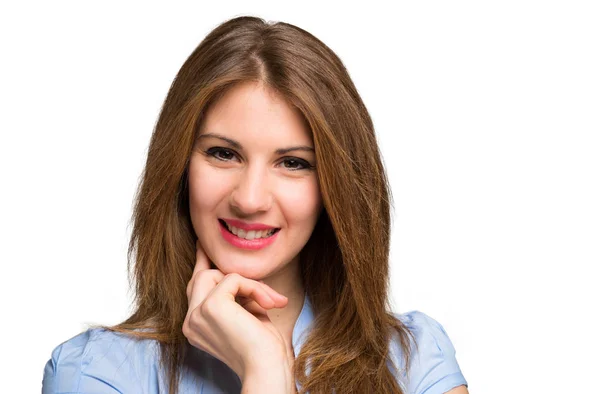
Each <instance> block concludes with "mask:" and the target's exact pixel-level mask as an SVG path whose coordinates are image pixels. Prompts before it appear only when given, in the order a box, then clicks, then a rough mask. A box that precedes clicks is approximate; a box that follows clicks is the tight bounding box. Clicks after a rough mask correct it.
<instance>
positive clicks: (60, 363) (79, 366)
mask: <svg viewBox="0 0 600 394" xmlns="http://www.w3.org/2000/svg"><path fill="white" fill-rule="evenodd" d="M395 316H396V317H397V318H398V319H400V320H401V321H402V322H403V323H404V324H406V325H407V327H408V328H409V329H410V330H411V331H412V332H413V333H414V334H415V338H416V342H417V344H418V349H419V352H418V353H417V352H416V351H413V356H412V358H411V360H412V361H411V363H412V364H411V368H410V371H409V374H408V376H407V375H406V373H404V372H402V373H401V374H396V376H397V378H398V382H399V383H400V385H401V387H402V389H403V391H404V392H405V393H407V394H438V393H444V392H446V391H449V390H450V389H452V388H454V387H457V386H460V385H463V384H464V385H466V384H467V381H466V380H465V378H464V376H463V374H462V372H461V370H460V368H459V366H458V363H457V361H456V358H455V351H454V347H453V346H452V342H451V341H450V338H449V337H448V335H447V334H446V332H445V331H444V328H443V327H442V326H441V325H440V324H439V323H438V322H437V321H435V320H434V319H432V318H431V317H429V316H427V315H426V314H424V313H422V312H419V311H411V312H407V313H404V314H395ZM313 318H314V315H313V310H312V307H311V305H310V301H309V300H308V297H305V299H304V305H303V307H302V311H301V312H300V315H299V316H298V320H297V321H296V324H295V326H294V331H293V336H292V345H293V347H294V351H295V354H298V353H299V352H300V349H301V347H302V345H303V343H304V342H305V340H306V335H307V333H308V332H309V331H310V326H311V323H312V321H313ZM413 348H414V347H413ZM190 349H191V351H190V352H188V356H187V357H186V360H185V363H184V369H183V371H182V376H181V379H180V385H179V393H180V394H192V393H193V394H199V393H201V394H217V393H227V394H228V393H239V392H240V390H241V382H240V379H239V378H238V376H237V375H236V374H235V373H234V372H233V371H232V370H231V369H229V367H227V365H225V364H224V363H222V362H221V361H220V360H218V359H216V358H214V357H212V356H211V355H210V354H208V353H205V352H203V351H201V350H199V349H196V348H194V347H191V346H190ZM158 351H159V348H158V345H157V342H156V341H153V340H134V339H131V338H130V337H128V336H126V335H124V334H118V333H113V332H110V331H106V330H103V329H89V330H87V331H85V332H83V333H81V334H79V335H77V336H75V337H73V338H71V339H69V340H68V341H66V342H64V343H62V344H61V345H59V346H58V347H56V348H55V349H54V350H53V352H52V357H51V359H50V360H49V361H48V362H47V363H46V366H45V368H44V377H43V382H42V394H74V393H81V394H116V393H122V394H168V390H167V385H166V384H165V382H164V381H163V376H162V374H160V373H159V372H160V367H159V364H158V361H159V354H158ZM390 354H391V359H392V360H393V361H394V363H396V365H397V366H399V367H400V370H402V369H403V368H404V362H403V360H402V352H401V349H400V346H399V343H398V341H397V337H396V338H394V340H393V341H392V342H391V343H390ZM388 367H390V369H391V370H393V369H392V364H391V363H390V361H388ZM298 388H299V386H298Z"/></svg>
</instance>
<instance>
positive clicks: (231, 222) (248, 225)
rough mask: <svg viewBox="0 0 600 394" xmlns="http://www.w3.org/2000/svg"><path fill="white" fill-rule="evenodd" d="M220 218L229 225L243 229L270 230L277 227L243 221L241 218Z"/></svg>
mask: <svg viewBox="0 0 600 394" xmlns="http://www.w3.org/2000/svg"><path fill="white" fill-rule="evenodd" d="M221 220H223V221H224V222H226V223H227V224H229V225H230V226H233V227H237V228H239V229H242V230H245V231H252V230H254V231H260V230H271V229H274V228H277V227H273V226H269V225H268V224H263V223H248V222H243V221H241V220H236V219H221Z"/></svg>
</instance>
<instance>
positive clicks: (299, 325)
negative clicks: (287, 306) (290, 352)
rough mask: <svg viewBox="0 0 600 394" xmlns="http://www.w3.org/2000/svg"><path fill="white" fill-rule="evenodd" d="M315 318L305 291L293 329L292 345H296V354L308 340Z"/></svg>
mask: <svg viewBox="0 0 600 394" xmlns="http://www.w3.org/2000/svg"><path fill="white" fill-rule="evenodd" d="M313 320H314V314H313V309H312V305H311V303H310V300H309V299H308V294H307V293H304V304H303V305H302V309H301V310H300V315H298V319H296V324H294V330H293V331H292V346H293V347H294V355H295V356H298V354H300V349H301V348H302V345H303V344H304V342H305V341H306V338H307V336H308V333H309V332H310V327H311V325H312V322H313Z"/></svg>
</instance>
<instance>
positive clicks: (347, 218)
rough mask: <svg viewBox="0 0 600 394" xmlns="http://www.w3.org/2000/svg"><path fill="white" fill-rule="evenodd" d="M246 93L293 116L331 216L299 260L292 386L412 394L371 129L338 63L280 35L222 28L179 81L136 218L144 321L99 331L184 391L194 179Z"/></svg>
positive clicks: (281, 28)
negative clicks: (207, 141)
mask: <svg viewBox="0 0 600 394" xmlns="http://www.w3.org/2000/svg"><path fill="white" fill-rule="evenodd" d="M245 81H259V82H261V83H264V84H265V85H266V86H268V87H269V88H271V89H273V90H275V91H277V92H278V93H280V94H281V95H282V96H283V97H284V98H286V100H287V101H288V102H289V104H290V105H292V106H294V107H296V108H298V109H299V110H300V112H301V113H302V114H303V116H304V118H305V120H306V122H307V125H308V127H309V128H310V130H311V132H312V135H313V140H314V146H315V152H316V159H317V174H318V177H319V185H320V189H321V193H322V198H323V205H324V208H325V209H324V210H323V213H322V214H321V217H320V218H319V220H318V222H317V225H316V227H315V229H314V231H313V234H312V236H311V238H310V239H309V241H308V242H307V244H306V246H305V247H304V248H303V250H302V252H301V272H302V277H303V281H304V286H305V290H306V292H307V295H308V297H309V299H310V301H311V303H312V305H313V310H314V313H315V321H314V322H313V329H312V331H311V332H310V334H309V336H308V338H307V340H306V342H305V344H304V346H303V348H302V351H301V353H300V354H299V355H298V356H297V358H296V362H295V365H294V374H295V378H296V379H297V380H298V381H299V382H300V384H301V385H302V389H303V392H311V393H331V392H332V390H334V389H335V391H336V392H338V393H350V392H359V393H403V391H402V389H401V387H400V385H399V384H398V383H397V377H398V376H399V374H400V373H401V372H400V371H399V370H396V371H390V369H389V367H388V365H387V364H386V361H387V360H388V359H389V357H390V354H389V352H388V349H389V347H388V346H389V343H390V340H391V338H392V336H393V335H394V336H395V334H398V335H397V337H396V338H398V341H399V344H400V348H401V350H402V354H403V356H404V364H405V368H409V367H410V366H409V360H410V351H411V341H410V339H414V338H413V337H412V333H411V332H410V330H408V328H407V327H406V326H404V325H403V324H402V322H401V321H399V320H398V319H397V318H396V317H394V315H393V313H391V312H389V310H390V306H389V303H388V298H387V293H388V280H389V272H388V254H389V242H390V206H391V201H390V199H391V194H390V191H389V184H388V180H387V177H386V174H385V169H384V166H383V164H382V161H381V156H380V151H379V148H378V145H377V141H376V136H375V132H374V128H373V123H372V121H371V118H370V116H369V114H368V112H367V109H366V107H365V105H364V104H363V102H362V100H361V98H360V96H359V94H358V92H357V90H356V88H355V86H354V84H353V82H352V80H351V79H350V76H349V75H348V72H347V71H346V68H345V67H344V65H343V64H342V62H341V60H340V59H339V58H338V57H337V56H336V55H335V53H334V52H333V51H332V50H331V49H329V48H328V47H327V46H326V45H325V44H324V43H322V42H321V41H320V40H318V39H317V38H316V37H314V36H313V35H311V34H310V33H308V32H306V31H304V30H302V29H300V28H298V27H296V26H294V25H291V24H287V23H283V22H278V23H267V22H265V21H264V20H262V19H260V18H256V17H247V16H246V17H237V18H234V19H231V20H229V21H226V22H224V23H222V24H221V25H219V26H217V27H216V28H215V29H214V30H213V31H212V32H210V33H209V34H208V36H207V37H206V38H205V39H204V40H203V41H202V42H201V43H200V44H199V46H198V47H197V48H196V49H195V50H194V52H193V53H192V54H191V55H190V56H189V58H188V59H187V60H186V61H185V63H184V64H183V66H182V67H181V69H180V70H179V72H178V74H177V76H176V77H175V80H174V81H173V83H172V85H171V87H170V89H169V93H168V95H167V97H166V99H165V102H164V104H163V107H162V110H161V112H160V115H159V118H158V122H157V123H156V126H155V129H154V132H153V134H152V138H151V141H150V147H149V150H148V157H147V161H146V165H145V169H144V172H143V176H142V180H141V182H140V186H139V189H138V191H137V195H136V202H135V207H134V210H133V216H132V221H133V229H132V235H131V240H130V243H129V251H128V269H129V272H130V275H131V277H130V281H131V283H132V288H134V289H135V295H134V306H135V309H134V312H133V314H132V315H131V316H130V317H129V318H128V319H127V320H125V321H124V322H122V323H120V324H117V325H115V326H110V327H107V326H101V327H103V328H106V329H108V330H112V331H116V332H122V333H127V334H129V335H131V336H134V337H136V338H146V339H148V338H150V339H154V340H156V341H158V343H159V345H160V362H161V364H162V365H163V369H164V371H165V373H166V374H167V376H168V382H169V387H170V389H169V392H170V393H171V394H174V393H176V392H177V383H178V380H179V376H180V365H181V363H182V361H183V357H184V353H185V351H186V346H189V344H188V343H187V339H186V338H185V337H184V336H183V333H182V329H181V327H182V325H183V321H184V319H185V316H186V312H187V307H188V303H187V298H186V293H185V290H186V285H187V282H188V281H189V280H190V278H191V275H192V271H193V269H194V265H195V241H196V234H195V233H194V230H193V228H192V225H191V219H190V214H189V201H188V189H187V166H188V162H189V158H190V155H191V152H192V146H193V144H194V141H195V138H196V137H197V135H196V134H197V132H198V126H199V124H200V122H201V121H202V119H203V115H204V114H205V113H206V110H207V108H209V106H210V105H211V104H212V103H214V102H215V101H216V100H218V99H219V98H220V97H221V96H222V95H223V94H224V92H225V91H226V90H227V89H228V88H230V87H232V86H233V85H234V84H237V83H240V82H245ZM394 364H397V363H394ZM307 366H310V374H309V375H308V376H306V375H305V373H304V372H305V371H306V370H307ZM395 367H396V368H398V367H399V366H398V365H395Z"/></svg>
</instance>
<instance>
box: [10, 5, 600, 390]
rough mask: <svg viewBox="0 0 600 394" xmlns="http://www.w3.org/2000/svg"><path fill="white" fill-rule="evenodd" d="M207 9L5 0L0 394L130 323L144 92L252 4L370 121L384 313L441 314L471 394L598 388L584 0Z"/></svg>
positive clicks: (597, 254)
mask: <svg viewBox="0 0 600 394" xmlns="http://www.w3.org/2000/svg"><path fill="white" fill-rule="evenodd" d="M202 3H203V2H200V1H197V2H168V3H167V2H162V3H160V4H157V3H155V2H143V3H142V2H140V3H134V2H124V1H119V2H116V1H114V2H107V1H104V2H95V3H92V2H85V4H84V2H75V1H73V2H64V1H63V2H58V1H52V2H43V1H38V2H27V1H21V2H16V1H15V2H12V4H11V3H8V2H7V3H6V4H5V3H3V4H2V6H1V8H0V40H1V51H2V52H1V54H0V56H1V58H2V60H1V62H0V67H1V72H0V105H1V107H0V108H1V109H0V111H1V115H0V171H1V173H0V175H1V179H2V183H1V185H2V186H1V193H0V201H1V204H0V236H1V241H0V242H1V245H2V246H1V248H0V262H1V263H2V274H1V276H0V292H1V293H0V295H1V297H0V299H1V302H2V304H1V307H2V324H1V327H2V328H1V330H2V331H1V337H2V341H3V345H2V355H1V356H0V378H1V386H0V387H1V388H0V391H2V392H3V393H36V392H40V389H41V380H42V372H43V368H44V365H45V363H46V361H47V360H48V359H49V358H50V354H51V351H52V349H53V348H54V347H55V346H57V345H59V344H60V343H61V342H63V341H65V340H67V339H69V338H70V337H72V336H74V335H76V334H78V333H79V332H80V331H81V330H82V329H84V323H103V324H114V323H117V322H119V321H121V320H122V319H124V318H126V317H127V316H128V313H129V305H130V300H131V294H130V293H128V284H127V276H126V246H127V242H128V235H129V232H130V227H129V224H130V222H129V219H130V215H131V208H132V201H133V195H134V192H135V188H136V186H137V182H138V177H139V175H140V174H141V171H142V166H143V163H144V161H145V154H146V152H147V146H148V142H149V139H150V135H151V132H152V128H153V126H154V122H155V121H156V119H157V116H158V112H159V109H160V106H161V104H162V102H163V100H164V98H165V95H166V93H167V90H168V88H169V86H170V83H171V82H172V80H173V78H174V77H175V75H176V73H177V71H178V70H179V68H180V67H181V65H182V64H183V62H184V61H185V59H186V58H187V56H188V55H189V54H190V53H191V52H192V51H193V49H194V48H195V47H196V46H197V45H198V43H199V42H200V41H201V40H202V38H203V37H204V36H205V35H206V34H207V33H208V32H209V31H210V30H212V29H213V28H214V27H216V26H217V25H218V24H219V23H221V22H223V21H225V20H226V19H229V18H231V17H234V16H238V15H242V14H251V15H256V16H261V17H263V18H265V19H267V20H281V21H286V22H289V23H292V24H295V25H297V26H299V27H302V28H303V29H305V30H308V31H309V32H311V33H312V34H314V35H315V36H317V37H318V38H320V39H321V40H322V41H324V42H325V43H326V44H327V45H328V46H330V47H331V48H332V49H333V50H334V51H335V52H336V53H337V54H338V55H339V56H340V58H341V59H342V60H343V62H344V63H345V65H346V66H347V68H348V70H349V72H350V74H351V76H352V78H353V80H354V82H355V83H356V86H357V88H358V90H359V92H360V94H361V96H362V98H363V100H364V101H365V103H366V105H367V107H368V109H369V111H370V113H371V115H372V117H373V119H374V122H375V126H376V130H377V133H378V137H379V140H380V143H381V148H382V151H383V155H384V160H385V163H386V166H387V168H388V171H389V177H390V181H391V185H392V188H393V195H394V201H395V214H394V228H393V234H392V236H393V242H392V251H391V263H392V274H393V275H392V281H391V284H392V286H391V289H392V296H393V299H394V306H395V310H396V311H399V312H406V311H410V310H413V309H417V310H420V311H422V312H425V313H427V314H428V315H429V316H431V317H433V318H435V319H436V320H438V321H439V322H440V323H441V324H442V325H443V326H444V328H445V329H446V331H447V332H448V334H449V335H450V337H451V339H452V341H453V343H454V345H455V348H456V350H457V353H456V357H457V359H458V361H459V363H460V366H461V368H462V371H463V373H464V375H465V377H466V379H467V381H468V383H469V389H470V391H471V392H472V393H487V394H493V393H506V392H511V393H542V392H544V393H563V392H570V393H575V392H600V391H599V389H598V388H597V387H598V384H597V379H596V378H595V377H597V376H598V370H599V368H600V362H599V361H598V354H600V342H599V340H598V336H597V331H598V320H599V319H598V309H599V308H598V301H597V300H598V299H600V294H599V286H598V278H599V276H598V274H597V270H596V268H597V266H598V264H599V263H600V242H599V241H600V136H599V133H600V78H599V75H600V72H599V70H600V23H599V20H600V12H599V7H598V5H597V4H598V3H597V2H592V1H589V2H583V1H523V0H520V1H506V0H504V1H496V2H491V1H420V2H412V1H411V2H408V1H405V2H397V3H396V5H395V6H393V7H392V6H391V5H390V4H391V2H390V3H377V2H374V1H369V2H366V3H362V4H368V7H365V6H364V5H363V6H362V7H357V6H351V5H348V4H344V5H342V3H340V4H336V5H329V4H330V3H328V2H324V1H319V2H314V3H310V2H306V1H303V2H294V3H293V5H288V4H287V2H285V5H283V4H284V2H281V3H280V2H272V3H266V2H257V1H253V2H247V3H248V5H246V2H238V3H233V2H212V1H211V2H205V4H206V5H203V4H202ZM250 3H251V5H250Z"/></svg>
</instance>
